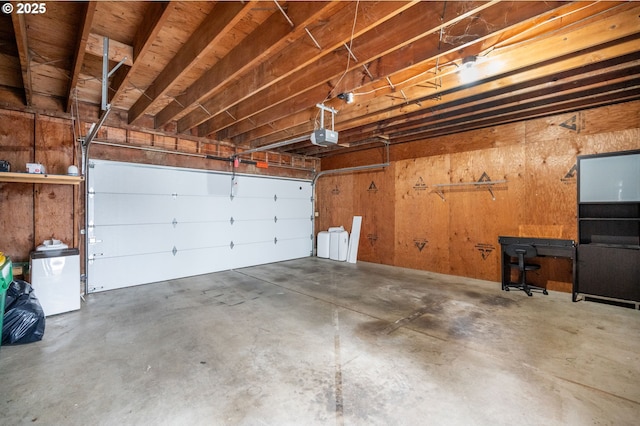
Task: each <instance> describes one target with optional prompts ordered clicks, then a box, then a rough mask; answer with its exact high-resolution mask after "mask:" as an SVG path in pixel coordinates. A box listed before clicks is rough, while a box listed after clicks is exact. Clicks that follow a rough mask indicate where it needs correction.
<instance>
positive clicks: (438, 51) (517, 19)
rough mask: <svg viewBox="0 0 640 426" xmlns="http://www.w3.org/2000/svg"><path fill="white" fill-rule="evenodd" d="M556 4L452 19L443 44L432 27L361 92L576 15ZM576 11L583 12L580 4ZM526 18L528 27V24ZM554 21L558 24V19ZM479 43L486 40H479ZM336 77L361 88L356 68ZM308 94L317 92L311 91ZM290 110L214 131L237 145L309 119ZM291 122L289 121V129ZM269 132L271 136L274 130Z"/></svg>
mask: <svg viewBox="0 0 640 426" xmlns="http://www.w3.org/2000/svg"><path fill="white" fill-rule="evenodd" d="M557 6H558V4H557V3H556V4H550V3H542V2H536V3H534V4H532V5H530V7H528V8H516V9H515V10H508V11H505V10H503V9H498V8H490V9H485V10H482V11H480V12H479V13H476V14H474V15H473V17H472V18H470V19H469V20H468V21H466V20H464V21H460V20H455V21H453V22H451V21H450V22H446V23H445V24H444V26H443V27H442V28H446V33H445V34H446V35H444V38H446V40H447V41H446V42H444V43H443V42H442V41H441V39H440V37H441V35H440V33H439V32H438V31H437V30H438V28H435V30H436V31H435V32H433V33H432V34H430V35H427V36H426V37H422V38H420V39H418V40H415V41H414V42H413V43H411V45H410V46H408V47H407V48H405V49H398V50H395V51H392V52H389V53H388V54H386V55H384V56H382V57H380V58H378V59H376V60H375V61H374V62H373V63H370V64H369V70H370V72H371V73H372V75H374V76H375V77H377V80H376V82H374V83H372V84H369V85H367V86H365V88H364V89H363V91H368V90H375V88H374V89H371V87H372V86H373V85H378V86H388V85H389V83H388V81H387V80H385V79H384V78H382V77H386V76H391V77H393V81H394V82H400V83H396V84H397V85H396V86H395V89H396V90H398V89H402V88H403V87H404V86H407V85H409V84H408V83H404V84H403V83H401V82H403V81H407V82H410V83H411V84H415V82H411V79H412V78H413V77H415V76H419V75H421V74H423V73H424V70H425V67H424V63H428V64H429V66H428V67H427V69H431V68H432V64H433V63H435V61H436V60H437V61H439V63H441V64H446V63H447V62H450V61H451V60H453V59H456V58H459V57H460V56H461V54H460V53H459V51H460V50H461V49H463V52H464V53H462V56H466V55H472V54H478V53H480V52H481V51H483V50H485V49H486V48H487V45H489V46H491V45H493V44H495V43H496V42H497V41H500V40H502V41H504V40H505V39H504V35H503V34H504V33H505V32H506V33H510V32H513V33H517V31H516V29H515V28H518V29H521V28H524V30H527V29H529V28H530V27H532V26H535V25H536V24H539V22H541V21H542V22H544V21H548V20H550V19H552V18H551V17H552V16H557V15H563V14H572V16H573V15H575V9H576V8H577V7H578V6H577V5H575V4H572V5H570V7H569V6H566V5H564V4H562V3H561V6H560V7H559V8H557V9H555V8H556V7H557ZM580 7H581V8H582V7H583V6H580ZM550 8H551V10H550ZM532 17H534V19H531V18H532ZM530 19H531V21H533V23H532V22H531V21H528V20H530ZM555 21H557V22H559V21H560V20H555ZM486 22H499V24H496V25H493V26H491V28H488V26H487V25H486ZM456 24H457V25H456ZM424 25H425V26H426V25H428V23H427V22H425V24H424ZM468 34H473V37H474V39H473V43H472V44H470V42H469V35H468ZM483 40H485V41H484V42H482V41H483ZM443 45H444V46H443ZM445 46H446V47H445ZM406 64H412V66H411V67H409V68H408V70H409V71H405V70H407V68H406ZM396 76H397V77H396ZM340 78H341V87H342V90H338V91H336V92H338V93H339V92H341V91H357V90H358V89H360V88H362V87H363V86H362V72H361V70H360V69H358V68H356V69H352V70H351V71H350V72H348V73H346V74H342V75H341V76H340ZM310 92H316V91H315V90H311V91H310ZM307 93H309V92H307ZM307 93H305V95H304V97H305V98H309V97H311V98H317V97H318V95H317V93H313V94H311V95H308V94H307ZM343 105H344V103H343V102H342V101H339V102H337V103H334V107H335V108H337V109H342V107H343ZM294 107H295V105H291V102H287V103H286V104H279V105H277V106H275V107H273V108H270V109H268V110H265V111H263V112H261V113H258V114H256V115H254V116H253V117H252V120H251V122H248V121H247V120H244V121H240V122H238V123H236V124H234V125H232V126H230V128H227V129H225V131H224V132H219V133H218V135H220V136H219V137H227V138H233V140H234V142H237V143H241V142H246V141H250V140H255V139H257V138H260V137H263V136H265V131H268V129H269V128H270V127H267V126H263V125H264V124H266V123H269V122H276V121H278V120H279V119H280V118H281V117H286V118H285V121H288V122H291V121H292V118H293V117H292V112H293V113H294V114H295V115H296V116H298V117H300V118H302V117H304V119H305V120H306V117H307V116H308V115H309V113H308V108H304V107H303V110H302V111H301V110H297V109H295V108H294ZM281 124H284V123H278V125H277V127H280V125H281ZM295 124H298V123H295ZM295 124H293V123H292V125H295ZM260 126H262V127H260ZM249 131H251V134H247V135H243V136H241V137H238V135H241V134H244V133H245V132H249ZM269 133H273V131H271V132H269Z"/></svg>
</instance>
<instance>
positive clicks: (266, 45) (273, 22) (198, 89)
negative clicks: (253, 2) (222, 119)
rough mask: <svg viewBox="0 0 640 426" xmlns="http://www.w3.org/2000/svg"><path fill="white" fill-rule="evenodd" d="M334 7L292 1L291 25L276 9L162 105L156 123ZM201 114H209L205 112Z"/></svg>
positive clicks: (214, 108)
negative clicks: (202, 73) (200, 75)
mask: <svg viewBox="0 0 640 426" xmlns="http://www.w3.org/2000/svg"><path fill="white" fill-rule="evenodd" d="M334 7H335V5H334V4H332V3H323V2H304V3H303V2H299V3H295V2H294V3H292V4H291V5H290V7H289V8H288V10H287V13H288V15H289V19H291V20H292V21H293V22H295V25H296V26H295V27H294V28H291V26H290V24H289V23H288V21H287V20H286V19H284V17H283V16H282V15H281V14H280V13H279V12H278V13H274V14H273V15H272V16H271V18H269V19H267V21H265V22H264V23H263V24H262V25H261V26H260V27H259V28H258V29H257V30H256V31H254V32H253V33H252V34H251V35H249V37H247V38H245V39H244V40H243V41H242V42H241V43H239V44H238V45H237V46H236V48H235V49H233V51H231V52H230V53H229V54H228V55H227V56H225V57H224V58H223V59H222V60H221V61H220V62H218V63H217V64H216V65H214V67H213V68H212V69H210V70H209V71H208V72H206V73H205V74H204V75H203V76H202V77H200V78H199V79H198V80H197V81H196V82H195V83H194V84H193V85H192V86H191V87H190V88H189V90H187V93H185V94H184V95H182V96H180V97H179V99H178V101H174V102H172V103H171V104H169V105H168V106H167V107H165V108H164V109H163V110H162V111H161V112H160V113H159V114H158V115H157V117H156V126H159V125H162V124H164V123H166V122H168V121H169V120H172V119H173V118H175V117H176V115H177V114H178V113H181V112H183V111H184V106H187V107H190V109H193V108H194V105H197V104H200V103H201V102H203V101H204V100H205V99H206V98H207V97H208V96H211V95H212V94H214V93H220V92H221V89H222V88H223V87H225V86H227V85H228V84H229V82H231V81H233V80H234V79H235V78H236V77H238V76H239V75H241V73H242V72H243V71H246V70H247V69H248V68H249V67H251V66H252V65H257V64H258V63H259V62H261V61H263V60H264V57H265V56H266V55H268V54H269V53H271V52H276V51H278V50H280V49H281V48H282V47H284V46H285V45H287V44H288V43H289V40H290V38H291V37H296V36H300V35H301V34H302V33H303V32H304V31H305V30H304V27H305V26H306V25H307V23H309V22H312V21H313V20H315V19H316V18H317V17H318V16H320V15H321V14H322V13H323V12H324V13H326V12H327V11H331V10H333V8H334ZM254 69H255V68H254ZM207 107H209V108H210V109H211V110H212V111H216V112H219V111H220V109H219V106H217V105H211V104H210V103H209V104H208V105H207V106H205V107H204V108H205V109H207ZM194 111H198V112H203V110H202V109H201V108H196V109H195V110H194ZM204 114H205V116H208V114H207V113H204ZM178 129H179V131H183V130H186V129H185V128H183V127H181V125H180V124H179V126H178Z"/></svg>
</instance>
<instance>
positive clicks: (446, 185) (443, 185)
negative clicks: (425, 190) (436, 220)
mask: <svg viewBox="0 0 640 426" xmlns="http://www.w3.org/2000/svg"><path fill="white" fill-rule="evenodd" d="M501 183H507V181H506V180H491V181H481V182H458V183H438V184H436V185H433V187H434V188H435V190H434V191H433V192H435V193H436V194H438V195H439V196H440V198H442V201H445V198H444V189H445V188H450V187H454V186H457V187H464V186H466V187H479V186H486V187H487V189H488V190H489V193H490V194H491V199H493V200H494V201H495V199H496V196H495V194H494V193H493V189H492V187H493V185H497V184H501Z"/></svg>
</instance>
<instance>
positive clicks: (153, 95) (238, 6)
mask: <svg viewBox="0 0 640 426" xmlns="http://www.w3.org/2000/svg"><path fill="white" fill-rule="evenodd" d="M252 6H253V2H248V3H246V4H242V3H233V4H226V3H224V2H222V3H218V4H217V5H216V6H215V7H214V9H213V10H212V11H211V13H210V14H209V16H208V17H207V18H206V19H205V20H204V21H203V22H202V24H201V25H200V26H199V27H198V29H197V30H196V31H195V32H194V33H193V34H192V35H191V37H190V38H189V40H188V41H187V42H186V43H185V44H184V46H183V47H182V48H181V49H180V50H179V51H178V53H177V54H176V55H175V56H174V57H173V58H172V59H171V61H170V62H169V64H168V65H167V66H166V67H165V68H164V70H163V71H162V72H161V73H160V75H159V76H158V77H157V78H156V79H155V80H154V82H153V83H152V84H151V85H150V86H149V87H148V88H147V90H146V91H145V93H144V96H141V97H140V98H138V100H137V101H136V103H135V104H134V105H133V106H132V107H131V109H130V110H129V118H128V120H129V123H133V122H135V121H136V120H137V119H139V118H140V117H142V115H143V114H145V113H146V112H147V110H148V109H149V108H150V107H151V106H152V105H153V103H154V102H156V101H157V100H158V99H160V98H161V97H162V96H164V95H165V94H166V93H167V92H168V91H169V90H170V89H171V87H172V86H173V84H175V83H176V81H178V80H179V79H180V78H181V77H183V76H184V75H186V74H187V73H188V72H189V71H191V70H192V69H193V67H194V66H196V65H197V63H198V62H197V60H198V58H201V57H205V56H207V55H208V54H209V52H211V51H212V50H213V49H214V48H215V47H216V45H217V43H219V40H220V38H221V37H223V36H224V34H225V32H226V31H228V30H229V28H231V27H232V26H233V25H235V24H237V22H238V21H239V20H240V19H242V18H244V17H245V16H246V14H247V13H249V11H250V10H251V7H252Z"/></svg>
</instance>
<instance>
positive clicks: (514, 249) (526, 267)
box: [502, 244, 549, 296]
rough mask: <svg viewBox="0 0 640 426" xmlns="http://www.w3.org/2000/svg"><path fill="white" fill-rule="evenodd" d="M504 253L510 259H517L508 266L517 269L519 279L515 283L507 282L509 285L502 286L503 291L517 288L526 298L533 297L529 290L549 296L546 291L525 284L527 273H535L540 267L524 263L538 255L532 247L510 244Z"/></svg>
mask: <svg viewBox="0 0 640 426" xmlns="http://www.w3.org/2000/svg"><path fill="white" fill-rule="evenodd" d="M505 252H506V253H507V254H508V255H509V256H511V257H517V258H518V261H517V262H511V263H509V266H511V267H512V268H517V269H518V271H519V277H518V282H517V283H516V282H513V281H511V280H509V284H506V285H504V284H503V286H502V289H503V290H505V291H509V289H510V288H517V289H519V290H522V291H524V292H525V293H527V295H528V296H533V294H531V290H536V291H541V292H542V294H549V293H547V289H545V288H542V287H537V286H535V285H530V284H527V271H535V270H538V269H540V265H537V264H535V263H527V262H526V259H530V258H532V257H536V256H537V255H538V252H537V251H536V248H535V247H534V246H531V245H526V244H511V245H509V246H507V248H506V249H505Z"/></svg>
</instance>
